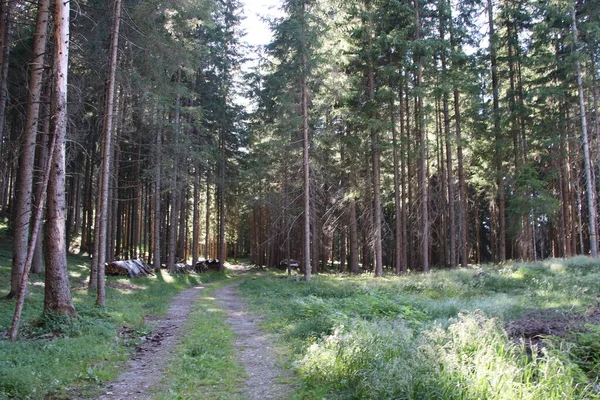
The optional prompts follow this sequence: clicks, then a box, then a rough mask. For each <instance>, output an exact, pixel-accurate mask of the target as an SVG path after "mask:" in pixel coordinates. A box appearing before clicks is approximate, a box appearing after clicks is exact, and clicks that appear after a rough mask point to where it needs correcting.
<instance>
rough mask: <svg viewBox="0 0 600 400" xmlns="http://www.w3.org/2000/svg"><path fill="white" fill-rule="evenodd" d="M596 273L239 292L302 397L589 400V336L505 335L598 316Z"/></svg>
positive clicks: (271, 286) (251, 287)
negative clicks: (514, 328)
mask: <svg viewBox="0 0 600 400" xmlns="http://www.w3.org/2000/svg"><path fill="white" fill-rule="evenodd" d="M599 266H600V265H599V264H598V263H597V262H594V261H591V260H589V259H587V258H577V259H572V260H567V261H562V260H548V261H546V262H543V263H536V264H521V263H510V264H509V263H507V264H504V265H500V266H493V265H490V266H483V267H482V268H480V269H477V270H473V269H457V270H443V271H436V272H433V273H430V274H411V275H408V276H403V277H386V278H383V279H373V278H372V277H370V276H363V277H341V276H317V277H315V278H314V279H313V280H312V281H311V282H296V281H293V280H287V279H285V278H283V277H281V276H270V277H265V278H260V279H257V280H248V281H246V282H244V283H243V284H242V285H241V289H242V291H243V293H244V294H245V295H246V296H247V297H248V299H249V300H250V301H251V304H252V307H254V308H255V310H256V311H257V312H260V313H263V314H264V315H266V322H265V327H266V328H268V329H272V330H274V331H277V332H280V333H282V338H283V342H284V343H287V344H288V346H289V349H290V352H291V353H290V357H291V358H293V359H294V360H295V366H296V368H297V371H298V373H299V376H300V378H301V383H302V385H301V388H302V389H301V392H300V393H299V394H298V396H297V397H298V398H302V399H313V398H323V399H539V400H547V399H557V400H558V399H593V398H600V388H599V386H598V376H597V371H598V370H597V368H595V366H594V362H595V360H597V359H598V357H599V356H598V353H597V352H596V350H595V347H594V345H593V343H594V342H595V339H596V338H597V336H594V335H596V334H597V333H594V332H596V331H594V330H589V329H588V330H586V331H585V333H580V334H575V333H574V334H573V335H572V336H569V337H562V338H547V340H546V341H545V342H544V344H543V346H541V347H535V346H534V347H533V348H528V347H525V346H524V345H522V344H520V342H519V341H518V340H517V339H515V338H510V337H508V335H507V333H506V331H505V329H504V325H505V323H507V322H508V321H510V320H512V319H515V318H518V317H519V316H520V315H521V314H523V312H525V311H528V310H539V309H546V308H548V309H559V310H569V311H570V312H577V313H581V314H584V313H585V312H587V311H589V310H590V309H591V308H593V307H597V304H596V305H595V306H594V302H595V301H596V297H597V296H598V294H599V290H600V288H599V285H598V282H599V281H600V279H599V278H600V276H599V273H598V271H599V270H600V269H599V268H598V267H599Z"/></svg>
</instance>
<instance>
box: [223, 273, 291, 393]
mask: <svg viewBox="0 0 600 400" xmlns="http://www.w3.org/2000/svg"><path fill="white" fill-rule="evenodd" d="M213 296H214V298H215V299H216V300H217V304H218V305H219V307H220V308H222V309H223V310H225V312H226V313H227V319H226V321H227V323H228V324H229V325H230V326H231V328H232V330H233V331H234V333H235V334H236V338H235V347H236V350H237V351H236V357H237V359H238V361H239V362H240V363H241V364H242V365H243V366H244V367H245V369H246V373H247V374H248V379H247V380H246V382H245V384H244V388H243V391H242V393H243V394H244V395H245V396H246V397H247V398H248V399H249V400H262V399H286V398H288V397H289V394H290V392H291V391H292V385H291V384H290V383H289V382H290V380H291V373H290V372H289V371H286V370H284V369H282V368H281V367H280V366H279V365H278V364H277V357H276V355H275V349H274V347H273V340H274V338H273V337H272V336H271V335H268V334H266V333H265V332H263V331H261V330H260V329H259V328H258V322H259V319H258V318H257V317H256V316H255V315H253V314H252V313H250V312H249V311H248V310H247V307H246V304H245V303H244V301H243V300H242V299H241V298H240V295H239V293H238V291H237V284H234V285H228V286H224V287H222V288H219V289H217V290H216V291H215V292H214V295H213Z"/></svg>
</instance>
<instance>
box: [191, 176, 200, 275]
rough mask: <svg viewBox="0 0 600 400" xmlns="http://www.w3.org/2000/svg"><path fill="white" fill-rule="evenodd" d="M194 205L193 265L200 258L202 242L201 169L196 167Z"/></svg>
mask: <svg viewBox="0 0 600 400" xmlns="http://www.w3.org/2000/svg"><path fill="white" fill-rule="evenodd" d="M193 198H194V205H193V211H192V214H193V216H192V265H196V263H197V262H198V260H199V256H198V254H199V251H198V245H199V244H200V171H198V168H197V167H196V171H195V173H194V196H193Z"/></svg>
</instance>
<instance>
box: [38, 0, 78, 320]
mask: <svg viewBox="0 0 600 400" xmlns="http://www.w3.org/2000/svg"><path fill="white" fill-rule="evenodd" d="M69 5H70V3H69V2H63V1H61V0H55V2H54V68H53V69H54V82H55V84H54V91H53V96H52V100H53V104H52V122H53V134H54V135H55V136H56V137H55V139H54V140H56V150H55V151H54V154H52V155H51V159H52V167H51V169H50V180H49V183H48V202H47V210H46V225H45V231H44V234H45V241H44V244H45V246H46V249H45V255H46V285H45V292H44V313H56V314H64V315H68V316H71V317H73V316H75V315H76V312H75V308H74V307H73V303H72V301H71V292H70V289H69V281H68V273H67V247H66V243H65V238H66V230H65V217H66V210H65V137H66V133H67V73H68V61H69V8H70V7H69Z"/></svg>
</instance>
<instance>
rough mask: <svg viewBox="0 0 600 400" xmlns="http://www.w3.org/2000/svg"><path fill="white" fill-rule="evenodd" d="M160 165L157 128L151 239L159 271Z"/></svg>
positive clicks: (160, 148)
mask: <svg viewBox="0 0 600 400" xmlns="http://www.w3.org/2000/svg"><path fill="white" fill-rule="evenodd" d="M161 165H162V130H161V129H159V130H158V132H157V133H156V166H155V167H154V168H155V175H156V176H155V182H154V218H153V219H154V231H153V237H154V239H153V241H152V245H153V248H152V261H153V265H152V267H153V268H154V271H155V272H156V273H159V272H160V266H161V260H162V259H161V251H160V247H161V245H162V240H161V237H160V232H161V226H162V218H161V217H162V216H161V191H162V185H161Z"/></svg>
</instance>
